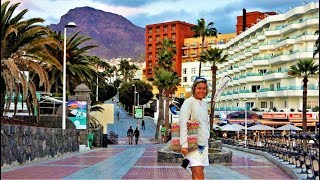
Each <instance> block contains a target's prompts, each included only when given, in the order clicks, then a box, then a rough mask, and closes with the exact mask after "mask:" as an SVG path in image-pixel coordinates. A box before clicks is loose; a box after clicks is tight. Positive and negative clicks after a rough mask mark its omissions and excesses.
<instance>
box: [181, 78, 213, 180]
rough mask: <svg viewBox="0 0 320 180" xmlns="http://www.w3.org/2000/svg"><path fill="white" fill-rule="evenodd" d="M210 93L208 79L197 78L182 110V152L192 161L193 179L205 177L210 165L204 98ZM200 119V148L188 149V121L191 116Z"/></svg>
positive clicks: (207, 123) (206, 111) (207, 119)
mask: <svg viewBox="0 0 320 180" xmlns="http://www.w3.org/2000/svg"><path fill="white" fill-rule="evenodd" d="M207 94H208V85H207V80H206V79H204V78H197V79H196V80H195V81H194V83H193V85H192V96H191V97H189V98H188V99H186V100H185V101H184V103H183V105H182V106H181V111H180V145H181V153H182V154H183V155H184V156H185V158H186V159H188V160H189V161H190V163H189V166H188V167H190V168H191V171H192V179H204V167H205V166H208V165H209V158H208V140H209V138H210V128H209V126H210V125H209V118H208V106H207V103H206V102H205V101H204V100H203V98H204V97H206V95H207ZM191 113H193V114H192V118H193V119H194V120H197V121H199V128H198V140H197V142H198V149H197V150H194V151H191V152H189V151H188V142H187V137H188V130H187V125H188V124H187V123H188V120H189V119H190V117H191Z"/></svg>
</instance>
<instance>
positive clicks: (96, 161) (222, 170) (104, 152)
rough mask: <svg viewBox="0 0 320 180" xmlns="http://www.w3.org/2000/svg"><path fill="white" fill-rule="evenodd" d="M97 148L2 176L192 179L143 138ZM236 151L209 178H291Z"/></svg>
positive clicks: (208, 170)
mask: <svg viewBox="0 0 320 180" xmlns="http://www.w3.org/2000/svg"><path fill="white" fill-rule="evenodd" d="M121 142H123V144H120V145H109V146H108V147H107V148H94V149H92V150H90V151H87V152H82V153H74V154H73V155H70V156H68V157H62V158H57V159H51V160H44V161H42V162H38V163H32V164H29V165H25V166H18V167H17V166H16V167H12V168H7V169H2V171H1V178H2V179H191V175H190V174H189V173H188V171H186V170H185V169H183V168H181V167H180V164H169V163H158V162H157V149H158V148H159V147H161V146H162V144H152V143H151V142H150V141H148V139H144V138H143V139H141V140H140V141H139V143H140V144H138V145H131V146H129V145H127V144H126V143H127V142H126V139H123V140H122V141H121ZM228 150H231V151H232V152H233V157H232V158H233V159H232V162H231V163H226V164H214V165H210V166H208V167H206V168H205V178H206V179H290V177H289V176H288V175H286V174H285V173H284V172H282V171H281V170H280V169H279V168H278V167H276V166H275V165H274V164H272V163H270V162H269V161H268V160H266V159H265V158H264V157H262V156H259V155H254V154H249V153H245V152H242V151H237V150H232V149H228Z"/></svg>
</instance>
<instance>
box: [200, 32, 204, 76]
mask: <svg viewBox="0 0 320 180" xmlns="http://www.w3.org/2000/svg"><path fill="white" fill-rule="evenodd" d="M203 47H204V36H203V37H202V46H201V52H200V56H201V54H202V53H203V49H204V48H203ZM199 62H200V63H199V77H201V58H199Z"/></svg>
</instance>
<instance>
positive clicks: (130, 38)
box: [48, 6, 145, 61]
mask: <svg viewBox="0 0 320 180" xmlns="http://www.w3.org/2000/svg"><path fill="white" fill-rule="evenodd" d="M69 22H74V23H75V24H76V25H77V27H76V28H68V29H67V35H68V36H69V35H70V34H71V33H74V32H78V31H80V34H81V35H84V36H86V37H90V38H92V40H90V41H88V42H86V43H85V45H89V44H90V45H92V44H94V45H98V46H99V47H98V48H93V49H90V50H89V54H90V55H94V56H98V57H100V58H103V59H111V58H119V57H120V58H131V59H133V61H143V58H141V55H142V54H143V53H144V50H145V44H144V43H145V29H144V28H141V27H139V26H136V25H134V24H133V23H132V22H131V21H129V20H128V19H126V18H124V17H123V16H121V15H118V14H115V13H112V12H105V11H102V10H98V9H95V8H92V7H88V6H85V7H77V8H74V9H70V10H69V11H68V12H67V13H66V14H64V15H63V16H61V19H60V22H59V23H58V24H50V25H49V26H48V27H49V28H50V29H51V30H54V31H62V32H63V29H64V25H66V24H68V23H69Z"/></svg>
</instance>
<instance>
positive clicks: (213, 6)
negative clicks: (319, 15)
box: [11, 0, 317, 33]
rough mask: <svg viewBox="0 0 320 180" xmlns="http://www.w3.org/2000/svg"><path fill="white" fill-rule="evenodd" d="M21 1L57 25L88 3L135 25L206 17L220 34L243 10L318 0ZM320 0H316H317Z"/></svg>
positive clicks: (232, 27) (286, 6)
mask: <svg viewBox="0 0 320 180" xmlns="http://www.w3.org/2000/svg"><path fill="white" fill-rule="evenodd" d="M11 2H21V4H20V6H19V9H20V10H22V9H28V10H29V12H28V13H27V14H26V16H25V18H30V17H41V18H43V19H45V20H46V21H45V24H46V25H49V24H57V23H59V21H60V17H61V16H62V15H64V14H66V13H67V12H68V11H69V10H70V9H73V8H75V7H84V6H89V7H93V8H95V9H99V10H103V11H106V12H112V13H115V14H119V15H122V16H124V17H125V18H127V19H129V20H130V21H131V22H132V23H133V24H135V25H137V26H140V27H143V28H144V27H145V26H146V25H147V24H154V23H160V22H167V21H175V20H180V21H185V22H188V23H192V24H196V23H197V19H200V18H202V17H203V18H205V20H206V21H207V22H214V26H215V27H216V28H217V29H218V31H219V32H221V33H232V32H234V31H235V25H236V16H240V15H242V9H243V8H245V9H246V10H247V12H250V11H260V12H268V11H275V12H276V11H280V12H282V13H285V12H287V11H289V10H290V9H291V8H294V7H297V6H302V5H304V4H305V3H309V2H315V0H11ZM316 2H317V0H316Z"/></svg>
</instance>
